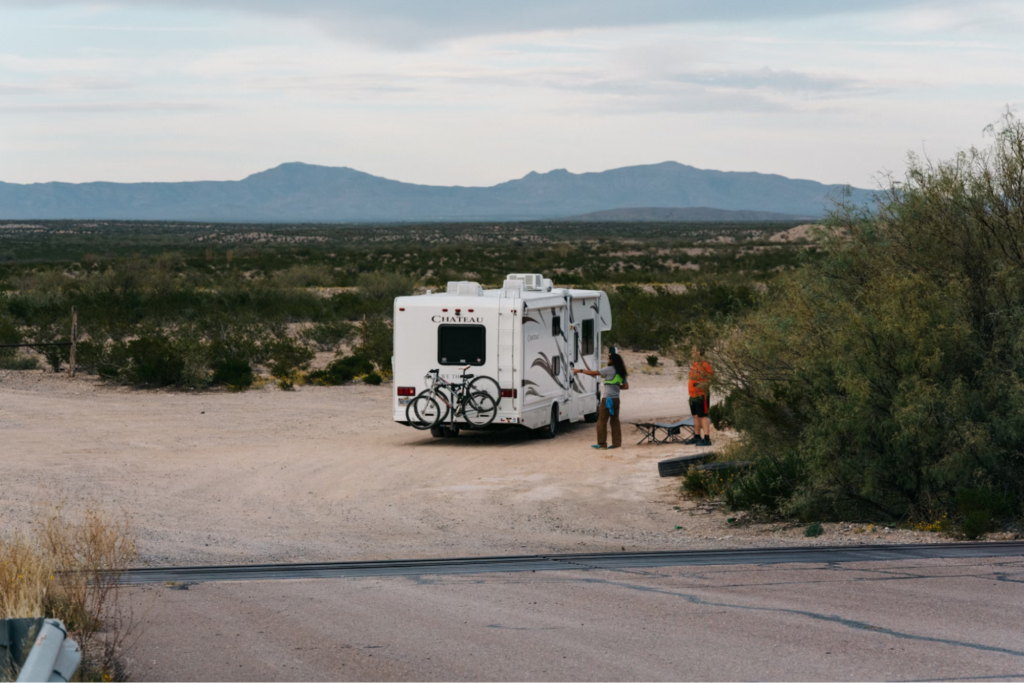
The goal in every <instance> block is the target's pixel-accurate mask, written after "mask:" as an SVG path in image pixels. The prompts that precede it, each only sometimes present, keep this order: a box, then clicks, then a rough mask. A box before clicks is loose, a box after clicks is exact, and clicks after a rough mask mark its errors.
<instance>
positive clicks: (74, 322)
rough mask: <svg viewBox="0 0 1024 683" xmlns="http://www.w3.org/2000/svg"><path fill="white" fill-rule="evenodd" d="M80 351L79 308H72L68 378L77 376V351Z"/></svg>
mask: <svg viewBox="0 0 1024 683" xmlns="http://www.w3.org/2000/svg"><path fill="white" fill-rule="evenodd" d="M77 349H78V307H77V306H72V307H71V355H70V356H69V357H68V377H74V376H75V351H76V350H77Z"/></svg>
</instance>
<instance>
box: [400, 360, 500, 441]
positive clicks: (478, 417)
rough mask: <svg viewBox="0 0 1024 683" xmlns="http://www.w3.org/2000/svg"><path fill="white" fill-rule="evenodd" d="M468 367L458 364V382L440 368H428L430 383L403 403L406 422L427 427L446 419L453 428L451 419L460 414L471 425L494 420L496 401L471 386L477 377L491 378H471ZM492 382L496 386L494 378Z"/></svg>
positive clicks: (453, 421) (418, 426) (454, 426)
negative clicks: (459, 372) (460, 375)
mask: <svg viewBox="0 0 1024 683" xmlns="http://www.w3.org/2000/svg"><path fill="white" fill-rule="evenodd" d="M470 367H471V366H469V365H467V366H466V367H464V368H462V377H461V379H462V381H461V382H459V383H455V382H449V381H448V380H446V379H445V378H443V377H441V371H440V369H436V368H435V369H434V370H431V371H430V372H428V373H427V376H426V379H427V380H428V382H429V383H430V386H429V387H427V389H425V390H423V391H421V392H420V393H419V394H418V395H417V396H416V398H414V399H413V400H412V401H410V402H409V405H407V406H406V407H405V418H406V420H407V421H408V422H409V425H410V426H412V427H414V428H416V429H431V428H433V427H437V426H438V425H440V424H442V423H444V422H447V423H448V424H449V426H450V427H451V429H453V430H454V429H457V427H456V424H455V421H456V420H457V419H459V418H460V417H461V418H465V420H466V422H468V423H470V424H471V425H473V426H475V427H483V426H486V425H489V424H491V423H492V422H494V418H495V417H497V415H498V401H497V400H496V399H495V398H494V397H493V396H491V395H490V393H488V392H487V391H485V390H482V389H479V390H478V389H476V388H475V386H474V384H475V383H476V382H477V380H480V379H487V380H490V381H491V382H494V380H491V379H490V378H489V377H487V378H483V377H478V378H476V379H474V378H473V375H470V374H466V370H468V369H469V368H470ZM494 384H495V386H497V382H494ZM499 396H500V394H499Z"/></svg>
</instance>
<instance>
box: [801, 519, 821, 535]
mask: <svg viewBox="0 0 1024 683" xmlns="http://www.w3.org/2000/svg"><path fill="white" fill-rule="evenodd" d="M823 533H825V527H823V526H822V525H821V522H811V523H810V525H809V526H808V527H807V528H806V529H804V536H806V537H807V538H816V537H818V536H821V535H822V534H823Z"/></svg>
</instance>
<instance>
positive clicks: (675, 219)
mask: <svg viewBox="0 0 1024 683" xmlns="http://www.w3.org/2000/svg"><path fill="white" fill-rule="evenodd" d="M814 218H815V216H795V215H792V214H788V213H772V212H771V211H727V210H725V209H711V208H708V207H706V206H691V207H685V208H663V207H650V208H647V207H637V208H630V209H608V210H606V211H594V212H592V213H585V214H583V215H581V216H569V217H567V218H561V219H558V220H563V221H573V222H581V223H601V222H605V223H613V222H614V223H638V222H639V223H643V222H658V221H660V222H666V223H743V222H749V221H806V220H814Z"/></svg>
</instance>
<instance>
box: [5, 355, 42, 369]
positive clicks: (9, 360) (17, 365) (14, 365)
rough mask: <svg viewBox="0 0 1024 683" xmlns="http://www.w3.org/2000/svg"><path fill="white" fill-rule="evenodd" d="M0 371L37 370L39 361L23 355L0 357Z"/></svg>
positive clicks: (33, 357)
mask: <svg viewBox="0 0 1024 683" xmlns="http://www.w3.org/2000/svg"><path fill="white" fill-rule="evenodd" d="M0 369H3V370H37V369H39V359H38V358H36V357H35V356H26V355H23V354H9V355H0Z"/></svg>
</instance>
